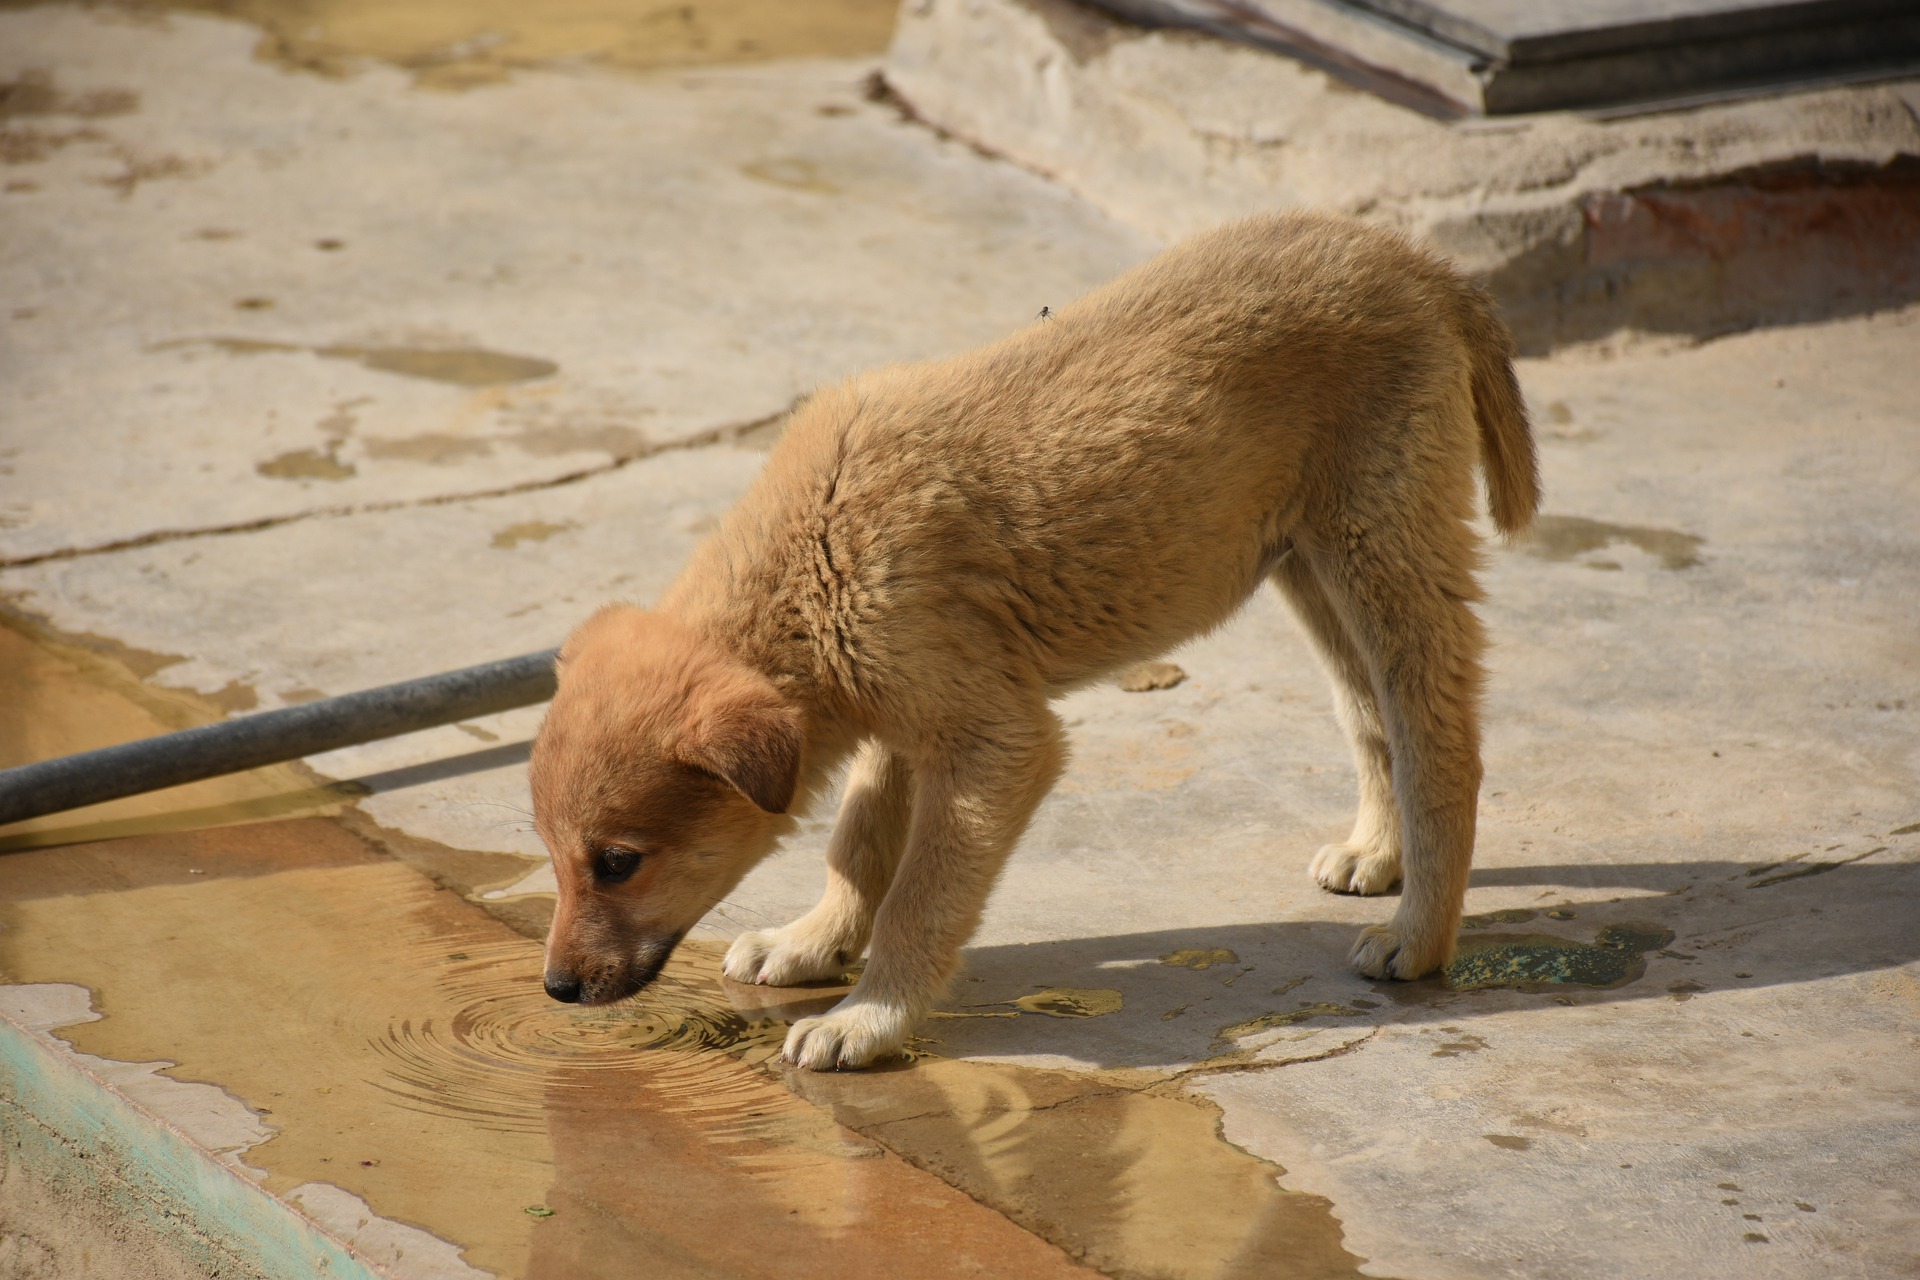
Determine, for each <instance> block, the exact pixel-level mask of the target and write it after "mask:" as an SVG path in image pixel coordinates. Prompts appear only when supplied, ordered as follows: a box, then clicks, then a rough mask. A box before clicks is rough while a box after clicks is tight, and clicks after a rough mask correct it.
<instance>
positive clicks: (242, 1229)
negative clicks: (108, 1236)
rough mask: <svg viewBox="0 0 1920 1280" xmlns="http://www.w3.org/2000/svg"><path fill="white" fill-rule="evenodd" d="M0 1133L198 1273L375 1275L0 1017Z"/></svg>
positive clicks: (291, 1277)
mask: <svg viewBox="0 0 1920 1280" xmlns="http://www.w3.org/2000/svg"><path fill="white" fill-rule="evenodd" d="M0 1134H3V1135H4V1137H5V1139H6V1143H7V1146H8V1147H9V1148H10V1149H11V1150H12V1151H13V1152H16V1153H18V1155H19V1156H20V1157H21V1158H23V1159H27V1160H31V1161H33V1162H34V1164H35V1165H36V1166H41V1167H36V1168H34V1169H33V1173H34V1174H35V1175H37V1176H39V1177H41V1178H44V1179H46V1180H47V1181H48V1182H49V1183H52V1184H54V1185H56V1186H58V1187H59V1188H61V1192H62V1194H75V1195H86V1196H91V1197H95V1198H96V1201H95V1202H96V1204H104V1205H105V1206H106V1207H107V1208H108V1209H109V1210H110V1211H111V1212H112V1213H113V1214H114V1215H115V1216H116V1218H118V1219H119V1220H122V1221H129V1222H131V1223H134V1224H137V1225H139V1226H143V1227H145V1228H146V1229H147V1230H148V1231H150V1232H152V1233H153V1235H154V1236H155V1237H157V1238H159V1239H160V1240H161V1241H162V1242H164V1244H165V1245H166V1246H167V1247H169V1248H170V1249H172V1250H174V1251H176V1252H178V1253H180V1254H181V1255H182V1256H183V1257H184V1258H186V1259H188V1260H190V1261H195V1262H199V1263H201V1264H203V1265H204V1266H205V1267H206V1269H207V1274H232V1271H233V1270H238V1271H240V1272H241V1274H248V1273H251V1274H256V1275H262V1276H269V1277H275V1278H276V1280H278V1278H279V1277H285V1278H286V1280H313V1278H315V1277H326V1280H379V1274H380V1273H378V1272H376V1271H374V1270H372V1269H370V1268H369V1267H368V1266H367V1264H366V1263H364V1262H362V1261H361V1260H360V1259H358V1258H356V1257H354V1256H353V1253H352V1252H351V1251H350V1250H349V1249H348V1248H347V1246H346V1245H344V1244H342V1243H341V1242H340V1241H338V1240H336V1239H334V1238H333V1237H331V1236H329V1235H327V1234H325V1233H324V1232H322V1231H321V1230H320V1229H319V1228H318V1227H317V1226H315V1225H314V1224H313V1223H312V1222H310V1221H308V1220H307V1219H306V1218H305V1217H304V1216H302V1215H301V1214H300V1213H298V1212H297V1211H296V1210H294V1209H293V1208H291V1207H289V1206H288V1205H287V1204H285V1203H284V1202H282V1201H280V1200H278V1199H276V1198H274V1197H273V1196H272V1195H270V1194H269V1193H267V1192H266V1191H265V1190H263V1189H262V1188H260V1187H258V1186H256V1185H255V1184H254V1183H252V1182H251V1181H249V1180H248V1179H247V1178H246V1177H245V1175H243V1174H241V1173H240V1172H239V1171H237V1170H235V1169H232V1168H229V1167H228V1166H226V1165H223V1164H221V1163H220V1162H219V1161H217V1160H215V1159H213V1158H212V1157H211V1156H210V1155H208V1154H207V1153H206V1152H205V1151H203V1150H201V1149H200V1148H199V1147H196V1146H195V1145H194V1144H193V1143H192V1142H190V1141H189V1140H188V1139H187V1138H186V1137H185V1136H184V1135H183V1134H181V1133H180V1132H179V1131H177V1130H176V1129H174V1128H173V1127H172V1126H170V1125H168V1124H167V1123H166V1122H165V1121H163V1120H161V1119H159V1118H158V1117H157V1116H154V1115H153V1114H151V1113H150V1112H148V1111H146V1110H145V1109H144V1108H142V1107H139V1106H137V1105H135V1104H134V1103H133V1102H131V1101H129V1100H128V1099H127V1098H126V1097H124V1096H123V1095H121V1094H120V1093H119V1092H118V1091H116V1090H114V1089H112V1088H111V1087H109V1086H108V1085H106V1084H104V1083H103V1082H102V1081H100V1080H98V1079H95V1078H94V1077H93V1076H92V1075H91V1074H89V1073H88V1072H87V1071H86V1070H85V1068H83V1067H82V1066H81V1065H80V1064H79V1063H78V1062H75V1061H74V1060H73V1059H72V1058H70V1057H68V1056H67V1055H65V1054H63V1053H61V1052H60V1050H59V1049H58V1048H57V1047H56V1046H54V1045H53V1044H50V1043H49V1042H48V1041H46V1040H45V1039H43V1038H42V1037H40V1036H37V1035H35V1034H33V1033H32V1032H30V1031H28V1030H27V1029H26V1028H24V1027H21V1026H19V1025H17V1024H16V1023H14V1022H13V1021H11V1020H10V1019H7V1018H4V1017H0Z"/></svg>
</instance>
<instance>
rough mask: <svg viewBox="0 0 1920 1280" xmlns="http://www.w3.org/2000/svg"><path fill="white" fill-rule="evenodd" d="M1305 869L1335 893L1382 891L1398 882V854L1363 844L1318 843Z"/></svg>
mask: <svg viewBox="0 0 1920 1280" xmlns="http://www.w3.org/2000/svg"><path fill="white" fill-rule="evenodd" d="M1307 872H1308V874H1310V875H1312V876H1313V878H1314V879H1315V880H1317V881H1319V883H1320V887H1321V888H1323V889H1331V890H1333V891H1334V892H1335V893H1362V894H1375V893H1385V892H1386V891H1387V890H1389V889H1391V888H1393V886H1394V885H1396V884H1398V883H1400V855H1399V854H1398V853H1397V852H1395V851H1393V850H1391V849H1384V850H1383V849H1373V848H1369V847H1367V846H1365V845H1357V844H1328V845H1322V846H1320V852H1318V853H1316V854H1314V855H1313V861H1312V862H1311V863H1309V864H1308V865H1307Z"/></svg>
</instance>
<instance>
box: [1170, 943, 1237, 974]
mask: <svg viewBox="0 0 1920 1280" xmlns="http://www.w3.org/2000/svg"><path fill="white" fill-rule="evenodd" d="M1160 963H1161V964H1164V965H1171V966H1172V967H1173V968H1176V969H1211V968H1212V967H1213V966H1214V965H1217V964H1239V963H1240V957H1239V956H1237V955H1235V954H1234V953H1233V952H1231V951H1229V950H1228V949H1227V948H1225V947H1185V948H1182V949H1181V950H1179V951H1170V952H1168V953H1167V954H1166V955H1164V956H1161V957H1160Z"/></svg>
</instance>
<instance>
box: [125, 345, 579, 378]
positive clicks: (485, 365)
mask: <svg viewBox="0 0 1920 1280" xmlns="http://www.w3.org/2000/svg"><path fill="white" fill-rule="evenodd" d="M186 346H208V347H213V348H215V349H216V350H219V351H224V352H226V353H227V354H228V355H236V356H253V355H265V354H269V353H285V352H309V353H311V354H313V355H316V356H320V357H322V358H323V359H327V360H352V361H355V362H357V363H358V364H360V365H362V366H363V367H365V368H368V369H377V370H379V371H380V372H382V373H394V374H399V375H400V376H402V377H407V378H424V379H426V380H428V381H430V382H446V383H451V384H453V385H454V386H459V387H496V386H504V385H507V384H510V383H515V382H530V381H533V380H535V379H539V378H550V377H552V376H553V375H554V374H556V373H558V372H559V371H560V366H559V365H557V364H555V363H554V362H553V361H551V360H545V359H542V358H541V357H539V356H518V355H511V354H508V353H506V352H503V351H489V350H487V349H486V348H484V347H383V346H360V345H356V344H349V343H334V344H330V345H327V346H319V347H314V346H304V345H302V344H300V343H295V342H274V341H270V340H267V339H262V338H176V339H173V340H171V341H167V342H158V343H155V344H154V345H153V347H152V348H151V349H152V350H155V351H166V350H171V349H174V348H178V347H186Z"/></svg>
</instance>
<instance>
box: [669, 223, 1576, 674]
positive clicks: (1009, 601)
mask: <svg viewBox="0 0 1920 1280" xmlns="http://www.w3.org/2000/svg"><path fill="white" fill-rule="evenodd" d="M1510 351H1511V344H1510V341H1509V339H1508V338H1507V335H1506V330H1505V328H1504V327H1503V326H1502V325H1501V323H1500V321H1499V320H1498V318H1497V317H1496V316H1495V315H1494V314H1493V312H1492V310H1491V307H1490V305H1489V303H1488V302H1487V300H1486V298H1485V296H1484V295H1483V294H1481V293H1480V291H1479V290H1477V289H1476V288H1474V287H1473V286H1472V285H1471V284H1469V283H1467V282H1466V281H1464V280H1462V279H1461V278H1460V277H1459V276H1458V275H1457V274H1456V273H1455V272H1454V271H1453V270H1452V269H1451V268H1449V267H1448V266H1446V265H1445V264H1443V263H1441V262H1439V261H1438V260H1436V259H1434V258H1433V257H1431V256H1430V255H1428V254H1426V253H1423V252H1421V251H1419V250H1417V249H1415V248H1414V247H1412V246H1411V245H1409V244H1408V243H1407V242H1406V241H1405V240H1403V239H1402V238H1400V237H1399V236H1396V235H1393V234H1391V233H1389V232H1384V231H1379V230H1374V229H1370V228H1366V227H1364V226H1361V225H1360V224H1357V223H1354V222H1351V221H1348V220H1343V219H1331V218H1324V217H1317V216H1309V215H1297V214H1295V215H1280V216H1274V217H1268V218H1259V219H1253V220H1250V221H1247V222H1242V223H1237V224H1234V225H1232V226H1230V227H1227V228H1225V229H1223V230H1221V231H1219V232H1216V233H1214V234H1212V235H1208V236H1203V237H1200V238H1198V239H1196V240H1194V241H1191V242H1188V243H1187V244H1184V245H1182V246H1180V247H1178V248H1176V249H1174V250H1172V251H1170V252H1168V253H1166V254H1164V255H1162V256H1161V257H1159V258H1157V259H1155V260H1153V261H1152V262H1150V263H1148V264H1147V265H1145V266H1143V267H1141V268H1139V269H1137V270H1135V271H1133V272H1131V273H1129V274H1128V275H1126V276H1123V277H1121V278H1120V279H1119V280H1117V281H1115V282H1113V283H1112V284H1110V285H1108V286H1106V287H1105V288H1103V289H1100V290H1098V291H1096V292H1095V293H1093V294H1091V295H1089V296H1087V297H1086V298H1083V299H1081V300H1080V301H1078V302H1076V303H1073V304H1070V305H1068V306H1065V307H1062V308H1060V309H1059V310H1058V311H1057V312H1056V313H1055V314H1054V315H1053V316H1052V317H1051V318H1049V319H1044V320H1040V321H1037V322H1035V323H1034V324H1033V325H1031V326H1029V327H1028V328H1026V329H1025V330H1023V331H1021V332H1019V333H1017V334H1015V335H1013V336H1012V337H1010V338H1007V339H1005V340H1004V341H1002V342H999V343H997V344H995V345H993V346H990V347H987V348H985V349H983V350H981V351H978V352H975V353H972V354H970V355H967V356H963V357H961V358H959V359H955V360H950V361H945V362H939V363H933V364H921V365H910V366H898V367H895V368H891V369H886V370H882V371H879V372H877V373H872V374H868V375H865V376H863V377H860V378H857V379H854V380H852V381H850V382H848V383H846V384H843V385H841V386H839V387H837V388H833V389H830V390H827V391H823V392H821V393H820V394H819V395H817V396H816V397H814V398H813V399H812V400H811V401H810V402H809V403H808V404H807V405H805V406H803V408H802V409H801V410H799V411H798V412H797V413H796V415H795V418H794V420H793V422H792V424H791V425H790V427H789V429H788V433H787V436H786V438H785V439H784V440H783V442H782V443H781V444H780V445H779V446H777V447H776V449H775V451H774V453H773V456H772V457H771V458H770V459H769V462H768V467H767V474H766V476H765V477H764V478H763V479H762V481H761V482H760V489H761V490H762V491H764V496H761V497H758V498H756V499H750V500H749V501H748V502H747V503H746V504H743V514H742V516H741V517H740V518H737V519H736V520H735V521H734V522H733V523H732V524H731V525H730V526H729V527H728V528H727V529H725V530H724V531H723V532H722V534H721V537H720V539H719V540H718V541H719V542H721V543H722V544H727V543H730V542H733V541H743V542H745V543H751V544H753V546H752V548H751V549H748V548H747V547H745V546H741V547H737V548H734V549H733V550H731V551H724V550H723V548H722V547H716V548H715V551H716V552H718V553H722V554H725V555H726V557H727V559H728V560H729V561H730V562H731V563H736V564H737V563H743V562H749V561H751V562H754V563H766V562H767V561H768V554H769V553H770V552H771V553H773V558H774V559H777V560H779V561H780V562H781V564H782V566H783V567H782V569H781V571H780V576H782V577H784V578H785V586H786V588H787V589H788V590H791V591H797V592H799V593H800V594H801V595H802V596H807V597H811V599H810V600H809V608H808V613H809V616H810V617H812V618H813V619H814V625H815V626H816V627H817V628H818V629H819V630H821V631H823V632H824V633H825V634H827V635H829V636H831V637H833V641H832V644H831V645H830V646H829V651H828V652H827V653H826V655H825V656H826V658H827V660H828V661H829V662H832V661H833V660H834V659H835V658H836V657H841V658H848V660H847V661H845V662H844V663H842V664H840V665H841V666H842V668H843V669H844V670H845V671H846V672H847V674H848V675H849V677H850V678H854V679H858V680H860V681H862V682H865V683H870V682H872V681H873V680H874V679H875V677H876V676H878V675H879V674H880V673H881V672H882V671H885V670H886V669H887V668H889V667H894V663H893V662H892V661H890V660H889V659H890V656H893V655H897V657H898V660H899V663H900V664H901V665H900V666H898V667H896V668H895V671H896V673H897V674H898V675H899V676H900V677H901V678H903V679H909V680H917V679H924V676H922V675H917V674H916V672H922V673H923V672H924V671H925V670H927V663H926V661H925V654H924V650H925V649H926V648H928V647H933V648H936V649H943V650H947V651H949V652H951V653H952V654H954V655H955V656H956V657H957V656H959V655H963V654H971V655H981V654H988V653H990V654H994V655H996V657H995V662H996V665H998V666H1000V667H1002V668H1003V669H1006V670H1012V671H1016V672H1019V673H1020V675H1021V677H1022V678H1027V679H1032V680H1035V681H1038V682H1039V683H1041V684H1042V685H1044V686H1045V687H1047V688H1049V689H1051V690H1055V691H1058V690H1060V689H1065V688H1070V687H1072V686H1074V685H1076V684H1079V683H1083V682H1085V681H1088V680H1091V679H1096V678H1098V677H1099V676H1101V675H1102V674H1103V673H1105V672H1107V671H1109V670H1112V669H1113V668H1115V667H1117V666H1120V665H1123V664H1125V663H1128V662H1132V661H1137V660H1139V659H1141V658H1144V657H1149V656H1152V655H1154V654H1156V653H1159V652H1162V651H1164V650H1165V649H1167V648H1169V647H1171V646H1173V645H1175V644H1177V643H1179V642H1180V641H1182V640H1184V639H1186V638H1187V637H1189V636H1191V635H1193V634H1195V633H1197V632H1201V631H1205V630H1207V629H1209V628H1211V627H1214V626H1216V625H1218V624H1219V623H1220V622H1222V621H1224V620H1225V619H1226V618H1227V617H1228V616H1230V615H1231V614H1232V613H1233V612H1234V611H1235V609H1237V608H1238V606H1239V605H1240V604H1241V603H1242V602H1243V601H1244V600H1245V599H1246V597H1247V595H1248V594H1249V593H1251V592H1252V591H1253V590H1254V589H1255V588H1256V587H1257V586H1258V585H1259V583H1260V582H1261V581H1262V578H1263V575H1264V574H1265V572H1266V571H1268V570H1269V569H1271V567H1272V565H1273V564H1274V562H1275V561H1276V560H1277V558H1278V557H1279V556H1281V555H1282V554H1285V552H1286V550H1287V547H1288V545H1289V542H1290V540H1299V539H1301V538H1306V539H1315V538H1318V539H1320V540H1323V541H1324V540H1326V539H1330V538H1337V537H1339V536H1342V532H1341V531H1342V529H1343V528H1344V526H1345V524H1347V523H1351V522H1352V521H1353V520H1354V519H1356V518H1358V519H1364V520H1371V519H1378V518H1382V517H1383V516H1390V514H1391V508H1392V507H1393V506H1394V505H1395V502H1396V498H1395V493H1394V489H1395V487H1396V485H1413V486H1417V487H1419V488H1420V490H1421V496H1422V497H1423V499H1431V497H1432V493H1431V492H1430V491H1431V489H1432V488H1433V486H1434V485H1435V484H1439V485H1441V486H1442V487H1443V488H1445V489H1447V490H1448V491H1449V492H1451V493H1452V494H1453V495H1454V496H1455V498H1456V499H1457V500H1456V501H1454V502H1452V503H1450V504H1448V505H1450V506H1451V507H1453V508H1461V509H1458V510H1456V511H1455V513H1454V514H1456V515H1457V516H1462V517H1464V516H1465V515H1466V514H1467V513H1466V511H1465V510H1464V509H1463V508H1464V504H1466V503H1468V502H1470V501H1471V467H1472V464H1473V461H1474V457H1475V455H1476V454H1479V455H1480V456H1481V457H1482V458H1484V461H1485V464H1486V472H1487V476H1488V481H1489V489H1490V492H1491V495H1492V499H1493V503H1492V505H1493V508H1494V512H1495V517H1496V521H1497V523H1498V524H1499V527H1500V528H1501V529H1502V530H1503V531H1507V532H1514V531H1517V530H1519V529H1521V528H1523V527H1524V526H1525V524H1526V523H1527V521H1528V520H1529V519H1530V518H1531V514H1532V511H1533V509H1534V507H1535V505H1537V501H1538V481H1537V478H1536V476H1535V473H1534V469H1533V467H1534V463H1533V451H1532V443H1531V436H1530V434H1529V432H1528V430H1527V425H1526V418H1525V414H1524V410H1523V409H1522V408H1521V406H1520V401H1519V395H1518V390H1517V388H1516V387H1515V385H1514V383H1513V375H1512V371H1511V365H1510V361H1509V356H1510ZM1369 481H1372V482H1373V483H1372V485H1371V487H1368V482H1369ZM776 509H777V510H779V511H781V512H782V514H781V515H780V516H778V517H776V518H774V519H771V520H770V519H769V512H770V511H771V510H776ZM776 530H778V531H779V532H777V533H776ZM770 537H772V538H773V539H775V540H776V541H778V540H784V547H779V546H775V545H774V544H773V542H770V541H769V538H770ZM690 576H696V575H690ZM770 585H771V584H770ZM879 617H884V618H885V619H886V623H885V631H884V633H881V632H876V631H875V630H874V629H873V628H871V627H868V626H867V625H866V623H865V620H868V619H873V618H879ZM908 632H911V633H913V636H912V638H909V635H908V634H907V633H908ZM856 637H857V638H856ZM855 644H857V645H858V646H859V647H860V650H861V661H859V662H857V663H856V662H853V661H852V660H851V659H850V657H848V655H850V653H851V648H850V646H853V645H855ZM856 668H857V669H858V670H859V672H860V674H859V675H858V676H855V675H854V673H855V670H856Z"/></svg>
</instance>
